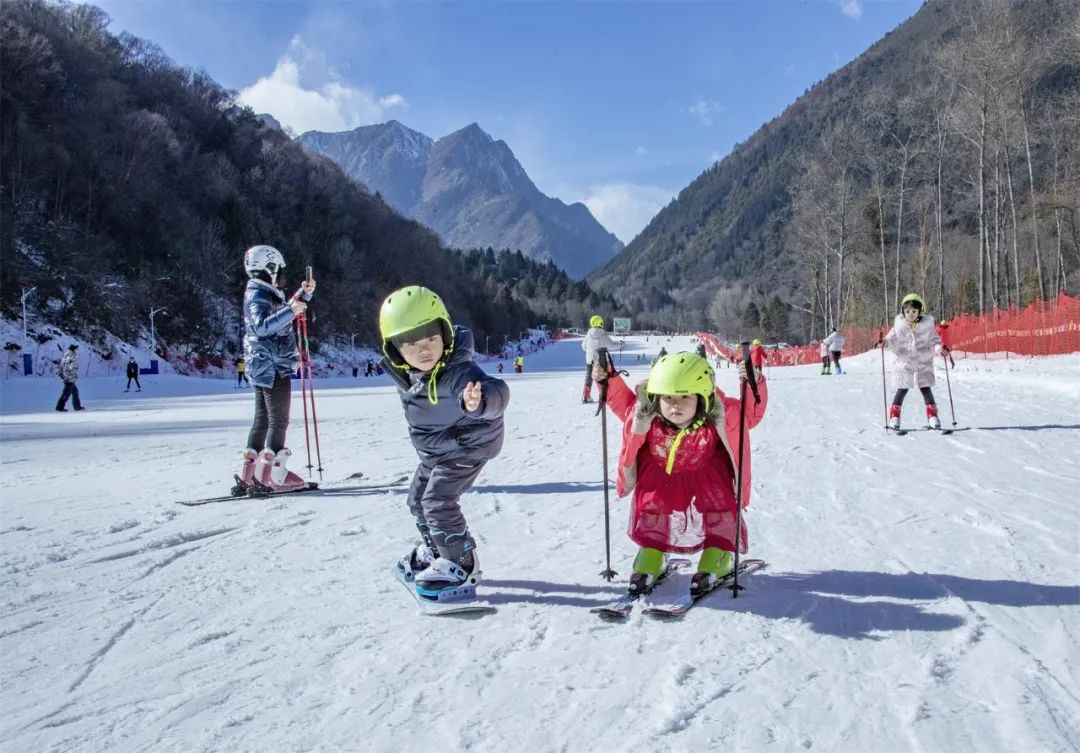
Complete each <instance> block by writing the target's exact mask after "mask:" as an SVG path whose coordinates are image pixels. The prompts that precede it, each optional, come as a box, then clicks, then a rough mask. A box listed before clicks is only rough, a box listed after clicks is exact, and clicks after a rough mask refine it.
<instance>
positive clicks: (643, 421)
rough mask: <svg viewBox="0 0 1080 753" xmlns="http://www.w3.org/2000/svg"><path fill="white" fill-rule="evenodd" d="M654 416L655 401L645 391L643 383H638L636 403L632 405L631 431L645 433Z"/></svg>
mask: <svg viewBox="0 0 1080 753" xmlns="http://www.w3.org/2000/svg"><path fill="white" fill-rule="evenodd" d="M654 418H656V401H655V400H653V399H652V398H651V397H649V393H647V392H646V391H645V385H644V384H639V385H638V387H637V404H636V405H635V406H634V423H633V424H632V426H631V431H633V433H634V434H646V433H647V432H648V431H649V427H650V426H652V422H653V419H654Z"/></svg>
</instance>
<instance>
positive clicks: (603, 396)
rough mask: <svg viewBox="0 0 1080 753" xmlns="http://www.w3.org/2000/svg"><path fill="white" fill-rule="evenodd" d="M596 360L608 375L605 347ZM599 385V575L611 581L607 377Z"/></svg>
mask: <svg viewBox="0 0 1080 753" xmlns="http://www.w3.org/2000/svg"><path fill="white" fill-rule="evenodd" d="M596 360H597V361H598V362H599V363H600V365H601V366H602V367H603V369H604V371H605V372H607V373H608V374H609V375H610V372H611V355H610V354H609V353H608V351H607V348H597V349H596ZM599 387H600V400H599V402H600V404H599V406H597V409H596V410H597V413H599V414H600V434H601V436H602V441H601V446H602V447H603V453H604V556H605V562H606V563H607V567H605V568H604V569H603V570H602V571H601V572H600V577H602V578H604V579H605V580H607V581H608V582H610V581H612V580H613V579H614V578H615V576H616V575H618V573H616V572H615V571H614V570H612V569H611V510H610V504H609V498H608V462H607V454H608V451H607V411H606V410H604V408H605V406H606V405H607V379H605V380H604V381H602V382H601V383H600V384H599Z"/></svg>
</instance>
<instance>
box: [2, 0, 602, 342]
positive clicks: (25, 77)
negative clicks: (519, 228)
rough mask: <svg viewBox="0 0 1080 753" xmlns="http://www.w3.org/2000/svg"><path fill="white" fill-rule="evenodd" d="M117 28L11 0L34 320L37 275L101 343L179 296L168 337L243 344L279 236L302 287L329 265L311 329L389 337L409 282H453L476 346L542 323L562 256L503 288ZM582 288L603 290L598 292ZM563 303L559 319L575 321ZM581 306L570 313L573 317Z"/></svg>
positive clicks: (55, 304) (46, 315) (65, 318)
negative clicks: (542, 283) (263, 263)
mask: <svg viewBox="0 0 1080 753" xmlns="http://www.w3.org/2000/svg"><path fill="white" fill-rule="evenodd" d="M107 27H108V17H107V16H106V15H105V14H104V13H103V12H102V11H101V10H100V9H98V8H95V7H93V6H87V5H81V6H75V5H70V4H66V3H46V2H41V1H40V0H10V1H9V2H5V3H3V4H2V6H0V44H2V48H0V59H2V74H3V86H2V88H0V162H2V172H0V181H2V184H0V190H2V197H3V199H2V201H0V212H2V214H0V253H2V256H3V263H2V265H0V292H2V296H0V299H2V301H3V304H2V305H3V307H4V309H3V313H4V314H5V315H7V316H17V315H18V314H19V309H18V305H19V292H20V289H21V288H24V287H30V286H37V292H36V294H35V296H34V298H33V299H32V300H31V304H32V313H33V314H34V315H35V316H36V317H40V318H41V319H42V320H45V321H48V322H50V323H53V324H56V325H58V326H61V327H63V328H65V329H67V330H69V331H72V332H78V333H81V334H83V335H84V336H87V337H89V338H91V339H93V338H94V336H95V332H96V333H98V334H99V335H100V333H101V330H102V329H107V330H110V331H112V332H113V333H115V334H116V335H118V336H121V337H124V338H127V339H129V340H136V339H138V338H139V337H140V335H143V334H144V330H145V329H146V328H147V323H148V322H147V313H148V310H149V308H150V307H166V308H167V309H168V316H163V317H159V318H158V319H157V322H156V324H157V334H158V336H159V344H167V345H168V347H169V348H170V350H171V351H174V352H179V353H192V352H202V353H227V352H230V351H232V350H233V349H235V347H236V343H237V340H238V335H239V314H240V305H239V303H240V296H241V291H242V288H243V284H244V280H245V275H244V271H243V269H242V266H241V263H240V261H241V258H242V254H243V251H244V249H245V248H247V247H248V246H250V245H253V244H256V243H270V244H272V245H274V246H276V247H278V248H279V249H281V250H282V252H283V253H284V254H285V256H286V259H287V260H288V263H289V268H288V269H287V270H286V273H287V275H286V276H287V277H288V278H289V279H290V280H291V281H292V283H293V284H295V283H298V282H299V279H300V277H301V275H302V270H303V267H304V266H305V265H311V266H312V267H314V271H315V275H316V277H317V279H318V282H319V288H318V295H317V298H316V300H315V303H314V307H315V308H314V310H315V311H316V312H317V326H316V327H313V331H312V335H313V337H320V336H322V337H325V336H329V335H331V334H334V333H344V334H346V335H348V334H350V333H359V334H358V337H359V342H367V343H374V342H376V341H377V332H376V316H377V310H378V305H379V302H380V301H381V299H382V297H383V296H385V295H386V293H388V292H389V291H390V290H391V289H393V288H395V287H397V286H400V285H404V284H411V283H421V284H427V285H430V286H432V287H433V288H434V289H436V290H437V291H439V292H440V293H441V294H442V295H443V297H444V298H445V299H446V303H447V305H448V307H449V308H450V310H451V312H453V313H454V316H455V317H456V318H459V319H460V320H461V321H462V322H464V323H471V324H474V325H476V326H477V327H478V331H477V342H481V343H482V342H484V340H485V337H486V336H488V335H493V336H495V337H496V338H497V339H499V340H500V341H501V336H502V335H505V334H510V335H512V336H513V335H516V334H517V333H519V332H520V331H521V329H522V328H523V327H525V326H528V325H535V324H538V323H540V322H541V321H542V318H541V316H540V315H539V314H538V313H536V312H534V311H532V310H530V309H529V307H528V306H527V305H526V303H525V302H524V301H523V298H522V297H521V296H520V295H518V296H515V295H514V294H513V293H512V292H511V290H510V289H511V287H512V286H514V285H520V284H522V283H521V281H522V280H523V279H527V278H529V277H530V276H534V277H535V279H536V280H540V279H546V278H547V277H549V276H550V275H551V270H549V269H547V267H546V265H540V264H525V263H522V264H520V265H518V266H519V270H518V272H519V273H518V274H516V275H513V278H514V279H510V278H507V279H506V280H504V281H499V279H498V277H497V275H495V274H493V273H492V271H491V270H490V269H487V270H482V269H479V268H477V267H476V266H475V265H474V266H468V265H466V264H465V262H464V259H463V256H462V255H461V254H450V253H448V252H447V251H446V250H445V249H443V248H441V247H440V245H439V243H438V240H437V238H436V237H435V235H434V234H433V233H431V232H430V231H429V230H427V229H425V228H424V227H422V226H421V225H419V224H417V223H416V222H413V221H410V220H406V219H404V218H402V217H401V216H399V215H398V214H397V213H396V212H394V211H393V210H392V209H391V208H390V207H389V206H388V205H386V204H385V203H384V202H383V201H382V200H381V199H379V198H378V197H376V196H373V195H371V194H369V193H367V192H366V191H365V190H364V189H362V188H361V187H360V186H358V185H357V184H355V183H354V182H352V181H350V180H349V179H348V178H347V177H346V176H345V175H344V174H343V173H342V172H341V170H340V169H339V168H338V167H337V166H336V165H334V164H333V163H331V162H330V161H329V160H327V159H323V158H318V157H312V156H310V155H308V154H306V153H305V152H304V150H303V149H302V148H301V147H300V146H299V145H298V144H295V143H293V142H292V141H291V140H290V138H289V137H288V136H287V135H286V134H284V133H282V132H280V131H279V130H278V129H275V128H272V127H268V126H266V125H265V124H264V123H263V121H262V120H261V119H260V118H258V117H256V116H255V115H254V114H253V113H252V112H251V111H250V110H248V109H246V108H244V107H241V106H239V105H238V104H237V102H236V100H235V97H234V94H233V93H232V92H230V91H227V90H225V89H224V88H222V87H221V86H219V85H218V84H217V83H215V82H214V81H213V80H211V79H210V78H209V77H208V76H207V75H206V74H205V73H202V72H197V71H191V70H187V69H183V68H180V67H178V66H176V65H175V64H173V63H172V62H171V61H170V60H169V58H168V57H167V56H166V55H165V53H164V52H163V51H162V50H161V49H159V48H158V47H157V46H155V45H154V44H152V43H150V42H147V41H144V40H141V39H138V38H135V37H132V36H129V35H126V34H123V35H120V36H115V35H113V34H111V33H110V32H109V31H108V28H107ZM556 276H557V277H560V278H561V279H562V280H563V283H562V284H563V286H564V287H569V286H571V285H572V283H570V281H569V280H567V278H566V277H565V275H562V274H561V273H556ZM579 292H581V291H579ZM582 295H583V296H584V298H585V299H586V300H589V299H590V298H591V299H592V300H594V301H596V302H599V298H597V297H596V296H594V295H593V294H592V293H591V291H589V290H588V289H587V287H586V288H585V292H583V293H582ZM608 305H613V304H610V303H609V304H608ZM560 306H561V303H560V302H556V303H555V305H554V307H553V308H554V310H552V311H545V314H544V318H543V321H547V322H548V323H551V324H553V325H558V324H564V323H565V324H568V323H571V321H570V320H567V321H562V320H565V319H566V316H567V311H565V310H563V309H561V308H560ZM579 309H580V304H575V305H572V306H571V307H570V310H572V311H573V312H574V317H575V318H574V319H573V320H572V321H573V323H578V322H577V312H578V310H579ZM561 319H562V320H561Z"/></svg>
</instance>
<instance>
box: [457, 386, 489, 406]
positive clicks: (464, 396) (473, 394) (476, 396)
mask: <svg viewBox="0 0 1080 753" xmlns="http://www.w3.org/2000/svg"><path fill="white" fill-rule="evenodd" d="M483 398H484V392H483V390H482V389H481V388H480V382H469V383H468V384H466V385H465V391H464V392H462V393H461V404H462V405H463V406H465V410H467V411H469V412H470V413H472V412H473V411H475V410H476V409H478V408H479V407H480V401H481V400H483Z"/></svg>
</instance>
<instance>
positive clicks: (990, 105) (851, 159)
mask: <svg viewBox="0 0 1080 753" xmlns="http://www.w3.org/2000/svg"><path fill="white" fill-rule="evenodd" d="M1078 270H1080V7H1078V6H1077V4H1076V2H1075V1H1074V0H1017V1H1016V2H1003V1H1000V0H956V1H955V2H953V1H952V0H950V1H948V2H946V1H945V0H930V2H927V3H926V4H925V5H924V6H923V8H922V9H921V10H920V11H919V12H918V13H917V14H916V15H915V16H913V17H912V18H911V19H909V20H908V21H907V22H905V23H904V24H902V25H901V26H900V27H898V28H897V29H896V30H895V31H893V32H892V33H890V34H889V35H887V36H886V37H885V38H883V39H882V40H881V41H880V42H878V43H877V44H875V45H874V46H873V47H871V48H870V49H869V50H867V51H866V52H865V53H864V54H863V55H861V56H860V57H859V58H858V59H856V60H855V61H853V62H851V63H850V64H848V65H846V66H844V67H843V68H841V69H840V70H838V71H837V72H836V73H834V74H833V75H831V76H829V78H827V79H826V80H825V81H823V82H821V83H819V84H817V85H816V86H814V87H813V88H812V89H810V90H809V91H808V92H807V93H806V94H805V95H804V96H802V97H800V98H799V99H798V100H797V101H796V102H794V103H793V104H792V105H791V106H790V107H788V108H787V110H786V111H785V112H784V113H783V114H781V115H780V116H779V117H777V118H775V119H774V120H772V121H770V122H769V123H766V124H765V125H764V126H762V128H761V129H760V130H758V131H757V132H756V133H755V134H753V136H751V137H750V138H749V139H748V140H747V142H746V143H744V144H741V145H739V146H737V147H736V148H735V149H734V150H733V151H732V153H731V154H730V155H729V156H727V157H726V158H724V159H723V160H721V161H720V162H718V163H716V164H715V165H714V166H713V167H711V168H710V169H709V170H707V171H706V172H705V173H703V174H702V175H701V176H699V177H698V178H697V179H696V180H695V181H694V182H693V183H691V184H690V185H689V186H687V187H686V188H685V189H683V191H682V192H681V193H680V194H679V196H678V197H677V199H676V200H675V201H673V202H672V203H671V204H669V205H668V206H667V207H666V208H665V209H664V210H662V211H661V212H660V213H659V214H658V215H657V216H656V217H655V218H654V219H653V220H652V222H651V223H650V224H649V225H648V226H647V227H646V228H645V230H644V231H643V232H642V233H641V234H640V235H639V236H638V237H637V238H636V239H634V240H633V241H632V242H631V243H630V245H629V246H627V248H626V249H625V250H624V251H623V252H622V253H621V254H619V255H618V256H617V257H616V258H615V259H614V260H613V261H612V262H611V263H609V264H608V265H606V266H605V267H603V268H601V269H600V270H598V271H596V272H594V273H593V274H591V275H590V276H589V278H588V279H589V281H590V282H592V283H593V284H594V285H596V286H597V287H599V288H600V289H602V290H609V291H612V292H613V293H614V294H615V295H616V296H617V297H618V298H619V299H620V300H621V301H623V302H624V303H626V304H627V305H629V306H630V307H631V308H634V309H637V310H639V311H642V312H644V313H645V315H646V316H647V318H649V319H652V320H654V321H656V322H658V323H662V324H666V325H668V326H680V325H681V327H682V328H689V327H713V328H716V329H718V330H720V331H721V332H722V333H725V334H728V335H731V336H738V335H750V334H752V333H753V327H752V326H749V324H748V321H749V320H752V319H753V317H752V316H747V309H748V307H749V304H751V303H753V304H754V307H755V309H757V310H761V309H762V308H763V307H766V308H775V307H774V306H769V305H768V304H769V302H770V299H772V298H773V297H774V296H779V298H780V299H782V301H783V303H784V304H785V305H786V307H787V309H788V311H789V314H790V321H791V326H790V329H791V332H790V333H788V334H786V335H785V334H784V333H780V334H778V335H777V336H779V337H783V336H791V337H796V338H800V339H802V338H810V337H813V336H815V335H820V334H821V333H822V332H823V331H824V330H825V328H826V327H828V326H831V325H832V324H834V323H835V324H838V325H841V326H847V325H858V324H874V325H877V324H880V323H881V322H882V321H883V320H885V319H887V318H891V316H892V314H894V313H895V311H896V304H897V302H898V298H899V296H900V295H901V294H902V293H903V292H906V291H910V290H916V291H919V292H921V293H923V294H924V295H925V296H926V298H927V300H928V302H929V305H930V307H931V308H932V309H933V310H934V311H935V312H940V313H942V314H944V315H951V314H954V313H956V312H959V311H961V310H962V311H967V312H976V311H986V310H989V309H992V308H994V307H1005V306H1009V305H1012V304H1016V303H1027V302H1030V301H1031V300H1033V299H1034V298H1036V297H1039V296H1042V297H1053V296H1054V295H1056V294H1057V292H1058V291H1061V290H1066V289H1067V290H1069V291H1070V292H1075V290H1076V287H1077V283H1078V282H1080V271H1078ZM748 330H749V331H748Z"/></svg>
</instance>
